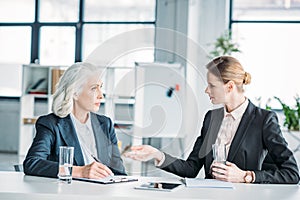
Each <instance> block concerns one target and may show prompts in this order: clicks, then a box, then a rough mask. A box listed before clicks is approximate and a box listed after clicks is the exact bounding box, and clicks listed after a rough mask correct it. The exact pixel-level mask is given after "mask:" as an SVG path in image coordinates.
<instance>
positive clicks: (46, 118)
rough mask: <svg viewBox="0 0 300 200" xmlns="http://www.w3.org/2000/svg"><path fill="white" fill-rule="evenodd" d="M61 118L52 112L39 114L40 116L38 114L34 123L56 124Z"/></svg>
mask: <svg viewBox="0 0 300 200" xmlns="http://www.w3.org/2000/svg"><path fill="white" fill-rule="evenodd" d="M68 116H69V115H68ZM68 116H67V117H68ZM67 117H64V118H67ZM61 119H63V118H61V117H59V116H57V115H55V114H54V113H50V114H47V115H41V116H39V117H38V119H37V122H36V123H37V124H38V123H43V124H44V123H45V124H56V123H57V122H58V121H59V120H61Z"/></svg>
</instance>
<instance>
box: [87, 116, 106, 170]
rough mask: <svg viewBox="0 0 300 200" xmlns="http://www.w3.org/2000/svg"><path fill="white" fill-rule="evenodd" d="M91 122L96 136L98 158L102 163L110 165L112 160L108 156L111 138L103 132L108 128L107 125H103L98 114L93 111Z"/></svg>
mask: <svg viewBox="0 0 300 200" xmlns="http://www.w3.org/2000/svg"><path fill="white" fill-rule="evenodd" d="M91 123H92V127H93V132H94V136H95V142H96V147H97V152H98V158H99V160H100V161H101V163H103V164H105V165H108V164H109V160H110V159H109V157H108V155H109V153H108V147H109V139H108V136H107V135H106V134H104V132H103V130H105V128H106V129H107V127H102V126H103V125H104V124H101V123H100V121H99V120H98V118H97V115H95V114H94V113H91Z"/></svg>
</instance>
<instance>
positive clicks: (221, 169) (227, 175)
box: [211, 161, 246, 183]
mask: <svg viewBox="0 0 300 200" xmlns="http://www.w3.org/2000/svg"><path fill="white" fill-rule="evenodd" d="M211 173H212V175H213V177H214V178H215V179H217V180H221V181H228V182H232V183H244V177H245V174H246V171H243V170H241V169H240V168H238V167H237V166H236V165H235V164H234V163H231V162H228V161H226V165H225V164H223V163H218V162H213V163H212V165H211Z"/></svg>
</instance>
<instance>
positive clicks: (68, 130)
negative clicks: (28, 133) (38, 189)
mask: <svg viewBox="0 0 300 200" xmlns="http://www.w3.org/2000/svg"><path fill="white" fill-rule="evenodd" d="M90 117H91V124H92V127H93V131H94V135H95V142H96V147H97V151H98V158H99V159H100V161H101V162H102V163H103V164H104V165H107V166H108V167H109V168H110V169H111V170H112V171H113V172H114V173H115V174H117V175H125V174H126V173H125V168H124V166H123V161H122V159H121V157H120V152H119V149H118V145H117V138H116V134H115V131H114V125H113V123H112V121H111V120H110V118H108V117H105V116H102V115H97V114H95V113H91V114H90ZM59 146H73V147H74V162H73V164H74V165H76V166H83V165H84V158H83V154H82V151H81V148H80V144H79V141H78V138H77V134H76V132H75V128H74V126H73V123H72V120H71V117H70V115H68V116H67V117H65V118H60V117H58V116H56V115H55V114H53V113H52V114H49V115H46V116H41V117H39V119H38V120H37V122H36V136H35V138H34V140H33V143H32V145H31V147H30V149H29V151H28V153H27V156H26V158H25V160H24V162H23V167H24V173H25V174H29V175H37V176H47V177H57V173H58V159H59Z"/></svg>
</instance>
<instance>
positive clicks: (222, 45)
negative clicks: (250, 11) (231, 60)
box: [209, 30, 241, 57]
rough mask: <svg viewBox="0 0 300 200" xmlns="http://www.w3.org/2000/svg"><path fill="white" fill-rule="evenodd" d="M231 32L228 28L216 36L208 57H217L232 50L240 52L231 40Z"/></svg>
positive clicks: (228, 53)
mask: <svg viewBox="0 0 300 200" xmlns="http://www.w3.org/2000/svg"><path fill="white" fill-rule="evenodd" d="M231 36H232V33H231V31H230V30H227V31H225V32H224V33H223V34H222V35H221V36H220V37H218V38H217V40H216V42H215V43H212V44H211V45H214V49H213V50H212V51H211V52H210V53H209V54H210V57H217V56H222V55H231V54H232V53H233V52H241V51H240V50H239V45H238V44H237V43H235V42H233V41H232V37H231Z"/></svg>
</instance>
